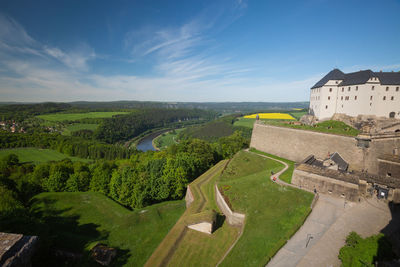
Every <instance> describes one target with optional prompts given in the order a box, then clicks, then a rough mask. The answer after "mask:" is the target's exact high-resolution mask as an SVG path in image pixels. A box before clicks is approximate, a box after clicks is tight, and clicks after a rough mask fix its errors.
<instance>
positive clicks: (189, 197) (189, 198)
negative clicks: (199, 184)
mask: <svg viewBox="0 0 400 267" xmlns="http://www.w3.org/2000/svg"><path fill="white" fill-rule="evenodd" d="M185 201H186V208H189V206H190V204H192V203H193V201H194V197H193V194H192V191H191V190H190V185H188V186H187V189H186V195H185Z"/></svg>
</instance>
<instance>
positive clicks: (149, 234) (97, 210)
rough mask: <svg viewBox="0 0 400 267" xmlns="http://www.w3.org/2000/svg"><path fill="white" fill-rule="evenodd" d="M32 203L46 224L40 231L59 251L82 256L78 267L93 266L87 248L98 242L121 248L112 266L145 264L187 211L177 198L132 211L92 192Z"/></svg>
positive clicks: (46, 197) (44, 197)
mask: <svg viewBox="0 0 400 267" xmlns="http://www.w3.org/2000/svg"><path fill="white" fill-rule="evenodd" d="M33 201H34V204H33V207H32V209H33V211H34V212H35V213H37V214H39V215H38V216H40V218H41V220H42V221H43V222H44V224H42V225H43V229H39V231H41V232H43V235H44V236H47V237H48V238H50V239H51V242H52V244H54V246H55V247H57V248H60V249H65V250H67V251H72V252H81V253H82V252H84V257H83V259H82V260H81V261H80V262H79V263H78V265H79V266H88V265H90V266H91V265H92V264H90V262H88V261H89V260H88V257H87V255H88V250H90V248H91V247H93V246H94V245H95V244H97V242H101V243H104V244H106V245H108V246H111V247H114V248H117V249H118V253H117V257H116V258H115V260H114V262H113V264H112V265H113V266H122V265H126V266H143V264H144V263H145V262H146V260H147V259H148V257H150V255H151V253H152V252H153V250H154V249H155V248H156V247H157V246H158V244H159V243H160V242H161V240H162V239H163V238H164V236H165V235H166V234H167V233H168V231H169V230H170V228H171V227H172V226H173V225H174V224H175V222H176V221H177V219H178V218H179V216H181V214H182V213H183V211H184V210H185V202H184V201H182V200H179V201H168V202H163V203H160V204H156V205H152V206H148V207H146V208H144V209H142V210H137V211H130V210H128V209H126V208H124V207H122V206H120V205H119V204H117V203H116V202H114V201H112V200H110V199H109V198H107V197H106V196H104V195H102V194H100V193H94V192H76V193H69V192H63V193H42V194H39V195H37V196H36V197H34V199H33ZM43 235H42V236H43ZM93 266H98V265H93Z"/></svg>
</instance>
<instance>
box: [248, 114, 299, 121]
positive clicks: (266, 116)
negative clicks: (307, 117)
mask: <svg viewBox="0 0 400 267" xmlns="http://www.w3.org/2000/svg"><path fill="white" fill-rule="evenodd" d="M257 115H258V116H259V118H260V119H266V120H295V118H293V117H292V116H291V115H290V114H288V113H255V114H251V115H246V116H244V118H245V119H255V118H257Z"/></svg>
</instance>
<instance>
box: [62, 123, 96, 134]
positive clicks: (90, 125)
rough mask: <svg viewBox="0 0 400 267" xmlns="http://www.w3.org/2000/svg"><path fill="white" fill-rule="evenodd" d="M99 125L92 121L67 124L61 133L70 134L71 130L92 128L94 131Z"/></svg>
mask: <svg viewBox="0 0 400 267" xmlns="http://www.w3.org/2000/svg"><path fill="white" fill-rule="evenodd" d="M97 127H99V124H94V123H74V124H71V125H68V126H67V127H65V128H64V130H63V132H62V133H63V135H71V133H72V132H75V131H79V130H92V131H95V130H96V129H97Z"/></svg>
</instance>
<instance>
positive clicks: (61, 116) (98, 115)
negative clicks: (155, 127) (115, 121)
mask: <svg viewBox="0 0 400 267" xmlns="http://www.w3.org/2000/svg"><path fill="white" fill-rule="evenodd" d="M128 113H129V112H112V111H107V112H86V113H54V114H45V115H38V116H36V117H37V118H39V119H42V120H45V121H53V122H60V121H75V120H81V119H104V118H111V117H112V116H115V115H121V114H128Z"/></svg>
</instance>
